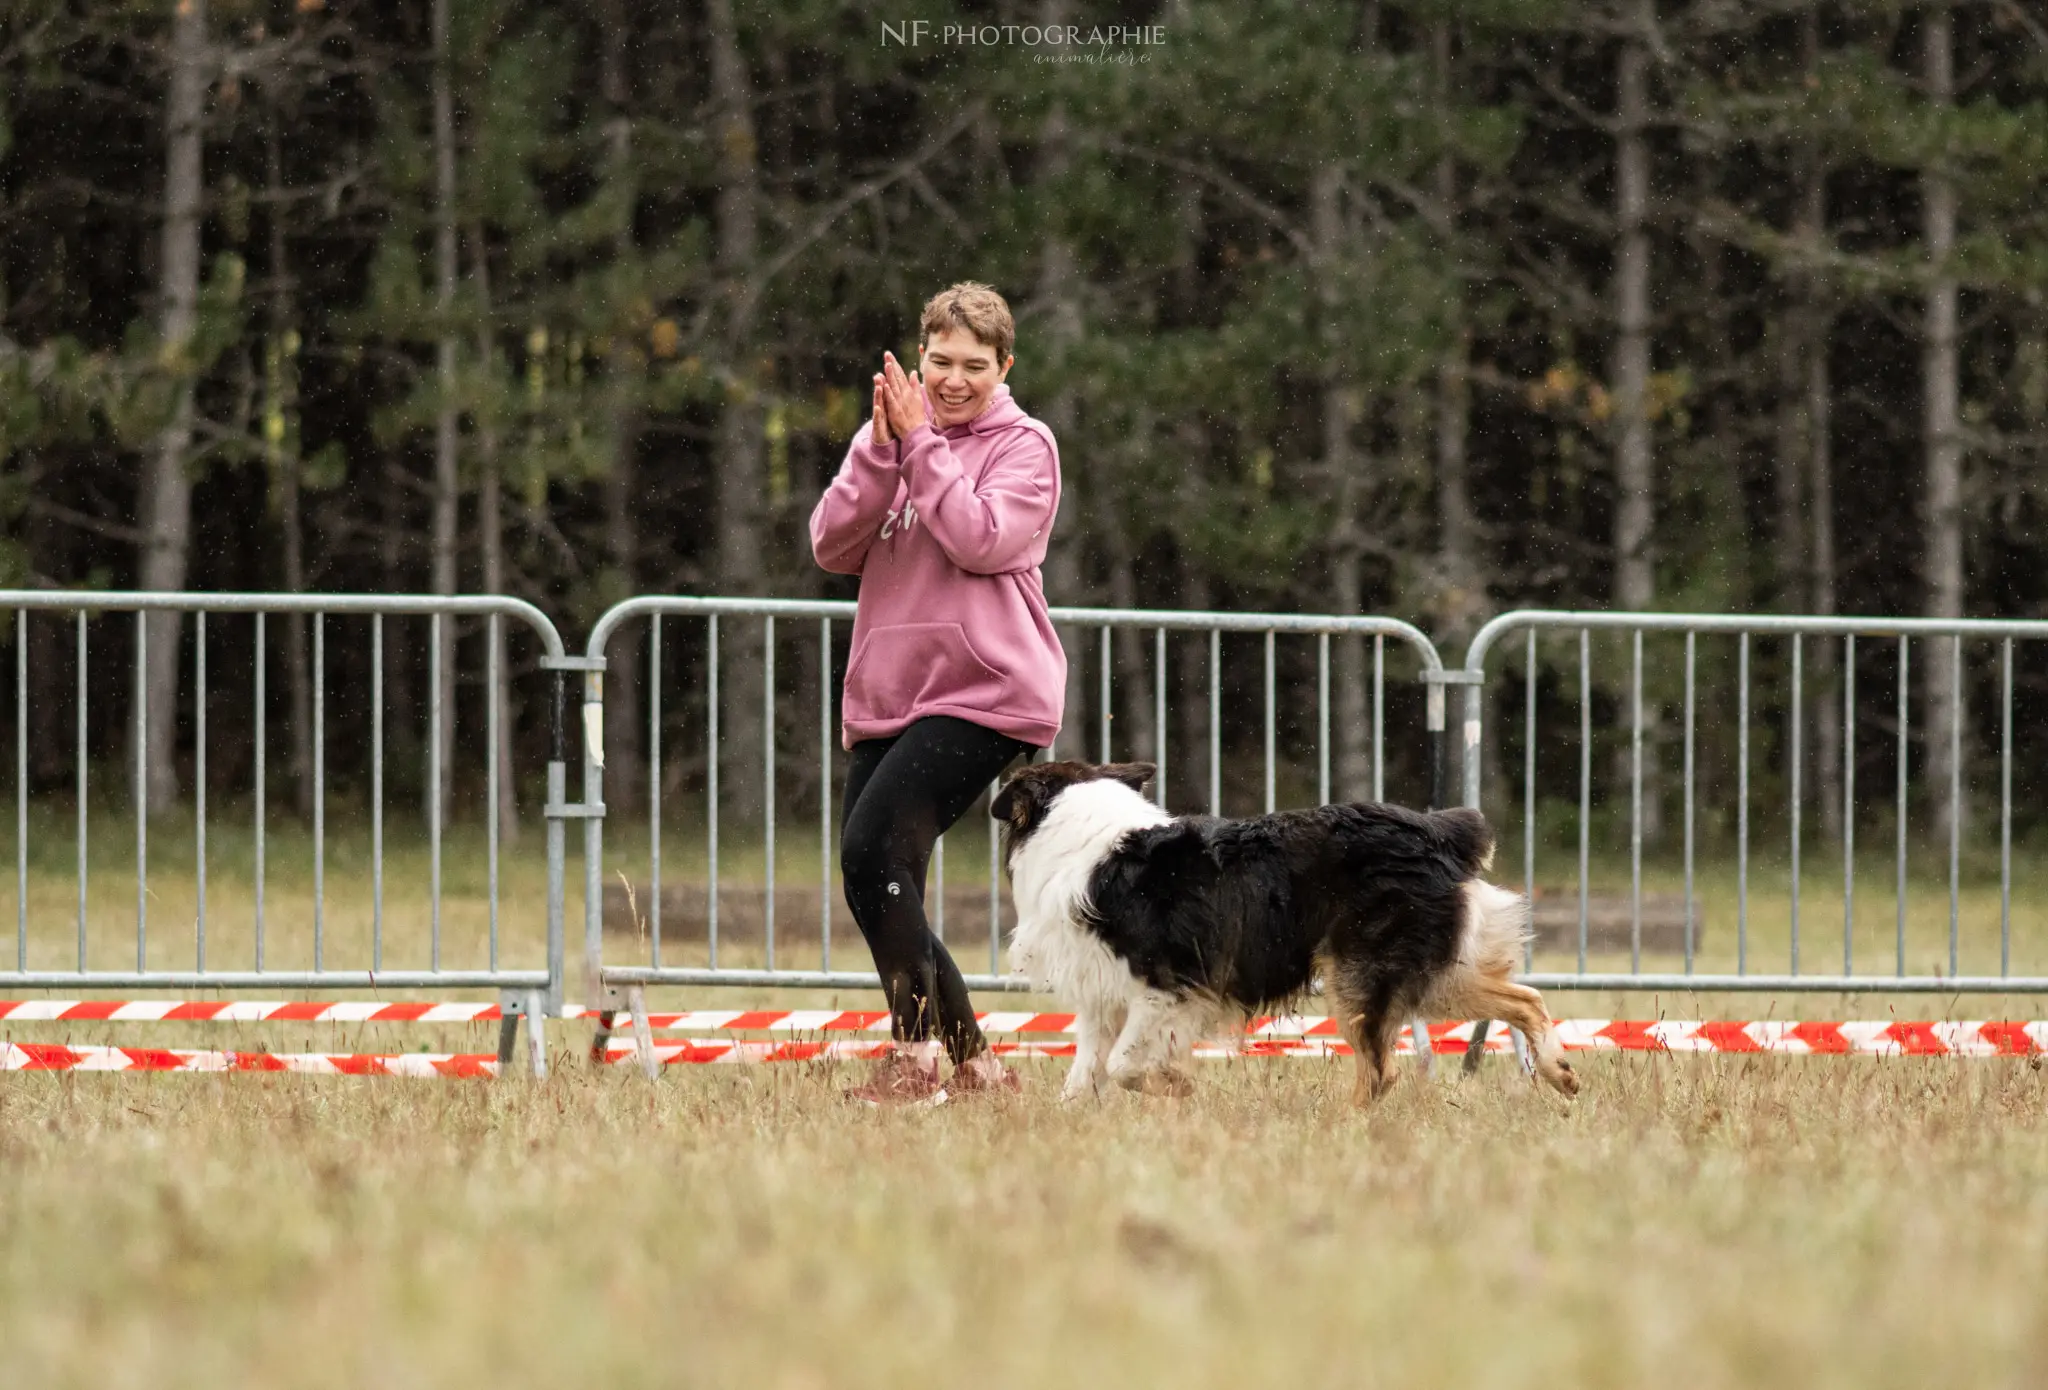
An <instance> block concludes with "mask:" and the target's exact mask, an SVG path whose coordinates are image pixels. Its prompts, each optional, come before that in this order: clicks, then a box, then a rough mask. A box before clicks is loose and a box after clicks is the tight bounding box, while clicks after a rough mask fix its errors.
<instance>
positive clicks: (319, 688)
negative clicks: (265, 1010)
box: [313, 613, 440, 970]
mask: <svg viewBox="0 0 2048 1390" xmlns="http://www.w3.org/2000/svg"><path fill="white" fill-rule="evenodd" d="M438 887H439V884H438V882H437V883H436V888H437V889H438ZM437 896H438V894H437ZM436 944H437V945H438V944H439V943H438V941H437V942H436ZM326 950H327V615H326V614H325V613H315V614H314V615H313V968H314V969H315V970H322V969H325V968H326V964H327V955H326ZM435 968H436V969H439V968H440V952H439V951H438V950H437V951H436V952H435Z"/></svg>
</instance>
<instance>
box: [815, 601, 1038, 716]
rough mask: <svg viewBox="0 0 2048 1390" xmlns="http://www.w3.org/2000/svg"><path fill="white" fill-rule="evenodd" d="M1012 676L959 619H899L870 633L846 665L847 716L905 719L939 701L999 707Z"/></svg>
mask: <svg viewBox="0 0 2048 1390" xmlns="http://www.w3.org/2000/svg"><path fill="white" fill-rule="evenodd" d="M1009 685H1010V683H1009V681H1008V680H1007V679H1006V678H1005V677H1004V676H1003V675H1002V674H1001V673H1000V672H998V671H997V670H996V669H995V668H994V667H992V666H990V665H989V664H988V663H987V662H985V661H983V660H982V659H981V658H980V657H979V656H977V655H976V654H975V651H974V645H973V644H972V643H971V642H969V641H968V640H967V633H966V632H965V630H963V629H962V628H961V626H960V624H958V623H898V624H895V625H893V626H890V627H883V628H876V629H875V630H874V631H872V632H870V633H868V634H867V637H866V639H865V640H863V641H862V642H861V644H860V650H859V651H857V652H855V653H854V654H853V661H852V663H851V664H850V665H849V666H848V667H847V669H846V717H847V718H848V719H852V720H886V719H902V718H905V717H907V716H910V715H914V714H916V713H918V712H920V711H923V710H927V709H930V708H931V707H933V706H935V705H955V706H964V707H965V708H968V709H978V710H991V711H993V710H996V709H998V708H1000V707H1001V704H1002V701H1003V698H1004V696H1005V695H1006V694H1007V693H1008V691H1009Z"/></svg>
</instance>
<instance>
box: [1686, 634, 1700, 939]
mask: <svg viewBox="0 0 2048 1390" xmlns="http://www.w3.org/2000/svg"><path fill="white" fill-rule="evenodd" d="M1698 647H1699V634H1698V633H1697V632H1688V633H1686V634H1685V973H1686V974H1688V975H1690V974H1692V958H1693V934H1694V931H1695V930H1696V928H1695V926H1694V923H1693V906H1692V879H1693V795H1694V787H1695V782H1694V780H1693V724H1694V718H1693V708H1694V705H1695V703H1696V701H1695V698H1694V694H1695V690H1696V688H1697V684H1696V681H1695V678H1694V677H1695V671H1696V667H1697V657H1698Z"/></svg>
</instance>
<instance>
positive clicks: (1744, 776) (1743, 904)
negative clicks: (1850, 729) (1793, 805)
mask: <svg viewBox="0 0 2048 1390" xmlns="http://www.w3.org/2000/svg"><path fill="white" fill-rule="evenodd" d="M1735 710H1736V715H1735V722H1736V735H1735V746H1736V760H1735V767H1736V772H1735V781H1736V797H1735V973H1736V974H1738V975H1746V974H1748V973H1749V634H1748V633H1746V632H1745V633H1743V634H1742V639H1741V642H1740V643H1739V645H1738V648H1737V656H1736V678H1735Z"/></svg>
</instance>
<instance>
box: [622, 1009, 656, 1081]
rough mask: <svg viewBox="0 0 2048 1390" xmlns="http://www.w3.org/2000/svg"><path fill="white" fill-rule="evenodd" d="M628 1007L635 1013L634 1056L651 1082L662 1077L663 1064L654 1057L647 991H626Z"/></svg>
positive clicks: (652, 1031)
mask: <svg viewBox="0 0 2048 1390" xmlns="http://www.w3.org/2000/svg"><path fill="white" fill-rule="evenodd" d="M626 1007H627V1008H629V1009H631V1010H632V1011H633V1056H634V1057H635V1058H636V1059H637V1060H638V1061H639V1063H640V1074H641V1075H642V1076H645V1077H646V1078H647V1079H648V1080H649V1081H652V1080H653V1079H654V1078H655V1077H657V1076H659V1075H661V1063H660V1062H658V1061H656V1060H655V1056H654V1025H653V1024H652V1023H650V1022H649V1021H648V1018H647V991H646V990H644V989H642V988H641V987H640V986H638V985H633V986H632V987H630V988H629V989H627V991H626Z"/></svg>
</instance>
